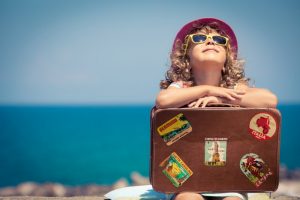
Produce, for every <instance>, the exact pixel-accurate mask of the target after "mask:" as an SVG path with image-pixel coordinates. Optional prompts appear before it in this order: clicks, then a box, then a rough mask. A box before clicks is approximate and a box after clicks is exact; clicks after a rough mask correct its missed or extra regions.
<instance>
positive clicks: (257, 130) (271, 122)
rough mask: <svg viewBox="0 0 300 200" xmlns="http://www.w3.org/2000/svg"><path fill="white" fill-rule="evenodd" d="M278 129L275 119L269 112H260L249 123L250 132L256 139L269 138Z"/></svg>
mask: <svg viewBox="0 0 300 200" xmlns="http://www.w3.org/2000/svg"><path fill="white" fill-rule="evenodd" d="M276 129H277V125H276V121H275V119H274V118H273V117H272V116H271V115H270V114H267V113H258V114H256V115H254V116H253V117H252V119H251V120H250V124H249V132H250V134H251V135H253V136H254V137H255V138H256V139H259V140H268V139H270V138H271V137H273V135H274V134H275V132H276Z"/></svg>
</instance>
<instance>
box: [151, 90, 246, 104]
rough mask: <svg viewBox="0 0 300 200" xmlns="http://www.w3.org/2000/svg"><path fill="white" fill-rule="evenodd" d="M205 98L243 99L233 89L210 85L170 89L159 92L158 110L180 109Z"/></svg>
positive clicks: (157, 99)
mask: <svg viewBox="0 0 300 200" xmlns="http://www.w3.org/2000/svg"><path fill="white" fill-rule="evenodd" d="M204 96H218V97H223V98H225V99H228V100H232V101H234V100H236V99H239V98H241V97H240V95H238V94H237V92H235V91H234V90H232V89H227V88H221V87H215V86H210V85H199V86H193V87H189V88H176V87H169V88H167V89H163V90H161V91H160V92H159V94H158V95H157V98H156V106H157V107H158V108H178V107H182V106H184V105H186V104H188V103H190V102H191V101H195V100H197V99H199V98H201V97H204Z"/></svg>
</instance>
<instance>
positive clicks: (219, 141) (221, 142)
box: [204, 138, 227, 166]
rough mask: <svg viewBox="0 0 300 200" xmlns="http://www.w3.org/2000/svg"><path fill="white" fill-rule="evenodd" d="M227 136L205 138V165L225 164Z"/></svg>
mask: <svg viewBox="0 0 300 200" xmlns="http://www.w3.org/2000/svg"><path fill="white" fill-rule="evenodd" d="M226 150H227V138H205V151H204V152H205V156H204V158H205V165H207V166H225V164H226Z"/></svg>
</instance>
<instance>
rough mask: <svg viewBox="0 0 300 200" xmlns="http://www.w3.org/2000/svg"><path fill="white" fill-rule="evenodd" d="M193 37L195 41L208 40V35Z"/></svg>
mask: <svg viewBox="0 0 300 200" xmlns="http://www.w3.org/2000/svg"><path fill="white" fill-rule="evenodd" d="M192 39H193V42H196V43H203V42H205V40H206V35H193V37H192Z"/></svg>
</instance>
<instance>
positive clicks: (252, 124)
mask: <svg viewBox="0 0 300 200" xmlns="http://www.w3.org/2000/svg"><path fill="white" fill-rule="evenodd" d="M280 126H281V115H280V113H279V111H278V110H277V109H271V108H241V107H206V108H170V109H155V108H153V109H152V112H151V158H150V182H151V184H152V186H153V188H154V189H155V190H156V191H159V192H164V193H176V192H180V191H194V192H261V191H275V190H276V189H277V187H278V182H279V151H280V150H279V143H280Z"/></svg>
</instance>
